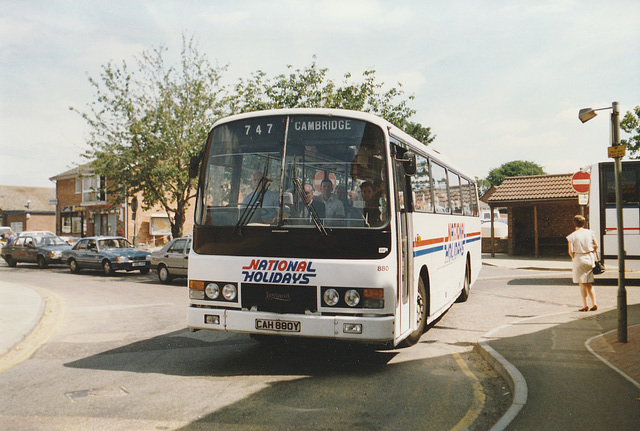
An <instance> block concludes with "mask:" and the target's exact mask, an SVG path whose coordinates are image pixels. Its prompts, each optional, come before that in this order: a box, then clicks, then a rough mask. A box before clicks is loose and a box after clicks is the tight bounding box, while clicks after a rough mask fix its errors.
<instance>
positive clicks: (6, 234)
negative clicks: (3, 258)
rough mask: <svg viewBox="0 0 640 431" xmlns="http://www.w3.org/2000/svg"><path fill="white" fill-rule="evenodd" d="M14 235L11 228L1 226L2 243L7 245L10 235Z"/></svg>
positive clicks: (0, 238)
mask: <svg viewBox="0 0 640 431" xmlns="http://www.w3.org/2000/svg"><path fill="white" fill-rule="evenodd" d="M12 233H13V232H12V231H11V228H10V227H9V226H0V242H1V243H2V244H6V243H7V239H8V238H9V235H11V234H12Z"/></svg>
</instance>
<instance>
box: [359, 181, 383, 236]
mask: <svg viewBox="0 0 640 431" xmlns="http://www.w3.org/2000/svg"><path fill="white" fill-rule="evenodd" d="M360 191H361V193H362V200H364V213H363V217H364V222H365V226H373V225H377V224H379V223H380V208H379V204H378V202H376V196H375V193H374V190H373V184H371V183H370V182H369V181H365V182H364V183H362V184H361V185H360Z"/></svg>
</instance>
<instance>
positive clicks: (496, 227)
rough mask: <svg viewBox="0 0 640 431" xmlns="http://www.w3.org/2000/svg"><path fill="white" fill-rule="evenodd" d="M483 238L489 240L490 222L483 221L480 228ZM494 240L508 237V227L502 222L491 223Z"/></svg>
mask: <svg viewBox="0 0 640 431" xmlns="http://www.w3.org/2000/svg"><path fill="white" fill-rule="evenodd" d="M480 231H481V232H482V237H483V238H491V221H488V220H483V221H482V227H481V228H480ZM493 236H494V238H507V237H508V236H509V225H508V224H507V222H506V221H503V220H494V222H493Z"/></svg>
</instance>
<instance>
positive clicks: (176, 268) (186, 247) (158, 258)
mask: <svg viewBox="0 0 640 431" xmlns="http://www.w3.org/2000/svg"><path fill="white" fill-rule="evenodd" d="M190 250H191V238H189V237H182V238H176V239H174V240H173V241H169V242H168V243H167V244H166V245H165V246H164V247H162V249H161V250H158V251H154V252H153V253H151V268H152V269H155V270H156V271H158V279H159V280H160V281H161V282H162V283H168V282H170V281H171V279H172V278H174V277H186V276H187V269H188V267H189V251H190Z"/></svg>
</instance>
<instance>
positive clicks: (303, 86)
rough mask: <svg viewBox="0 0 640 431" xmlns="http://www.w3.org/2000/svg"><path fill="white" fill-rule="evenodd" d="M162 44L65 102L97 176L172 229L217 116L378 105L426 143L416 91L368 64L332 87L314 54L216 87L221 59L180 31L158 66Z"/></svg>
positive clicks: (178, 231) (178, 227) (177, 230)
mask: <svg viewBox="0 0 640 431" xmlns="http://www.w3.org/2000/svg"><path fill="white" fill-rule="evenodd" d="M165 52H166V48H165V47H160V48H157V49H154V50H152V51H143V52H142V54H141V55H140V56H139V57H137V58H136V60H137V68H136V69H135V70H134V71H131V70H130V69H129V68H128V66H127V64H126V62H124V61H123V62H122V64H121V65H119V66H117V65H115V64H113V63H111V62H110V63H108V64H106V65H104V66H103V67H102V73H101V74H100V79H93V78H89V82H90V83H91V85H92V86H93V88H94V90H95V100H94V101H93V102H92V103H90V104H88V105H87V107H88V110H87V111H86V112H82V111H80V110H78V109H76V108H73V107H71V108H70V109H72V110H73V111H75V112H77V113H78V114H80V115H81V116H82V118H84V119H85V120H86V121H87V123H88V124H89V126H90V128H91V135H90V138H89V140H88V144H89V147H90V148H89V150H87V151H86V152H85V153H84V154H83V156H84V157H86V158H87V159H89V160H91V165H92V168H93V172H94V174H96V175H100V176H104V177H106V178H107V187H108V192H109V193H110V194H111V195H112V196H115V197H116V202H122V201H124V200H125V199H126V198H127V196H132V195H134V194H137V193H139V192H142V196H143V199H142V208H143V209H145V210H148V209H150V208H152V207H154V206H155V205H158V204H159V205H160V206H161V207H162V208H164V209H165V211H166V212H167V214H168V215H169V221H170V223H171V233H172V235H173V236H174V237H179V236H181V235H182V228H183V224H184V221H185V212H186V209H187V206H188V204H189V203H188V202H189V200H190V199H191V198H193V197H194V196H195V188H196V182H195V180H192V179H190V178H189V175H188V173H189V162H190V159H191V157H192V156H194V155H197V154H198V153H199V152H200V150H201V149H202V146H203V144H204V142H205V141H206V137H207V133H208V131H209V129H210V127H211V125H212V124H213V123H214V122H215V120H216V119H218V118H220V117H222V116H226V115H229V114H236V113H241V112H248V111H255V110H264V109H271V108H288V107H325V108H343V109H354V110H360V111H370V112H373V113H376V114H378V115H380V116H382V117H384V118H386V119H387V120H389V121H390V122H392V123H393V124H395V125H396V126H398V127H400V128H402V129H404V130H407V131H408V132H409V133H410V134H412V135H413V136H415V137H416V138H417V139H419V140H420V141H422V142H423V143H425V144H428V143H430V142H431V141H433V139H434V138H435V136H433V135H432V134H431V129H430V128H429V127H424V126H422V125H421V124H419V123H413V122H411V121H409V118H410V117H411V116H412V115H413V114H415V112H416V111H415V110H413V109H411V108H409V106H408V103H409V101H411V100H413V96H409V97H408V98H406V99H405V98H403V96H404V92H403V91H402V90H401V89H399V88H396V87H392V88H391V89H388V90H385V89H384V84H383V83H380V82H378V81H377V80H376V77H375V71H373V70H368V71H365V72H364V73H363V74H362V78H363V80H362V82H352V80H351V75H350V74H346V75H345V77H344V82H343V83H342V84H340V85H338V84H336V83H335V82H334V81H333V80H331V79H328V78H327V71H328V69H326V68H319V67H318V66H317V65H316V64H315V61H314V62H313V63H312V64H311V66H309V67H307V68H305V69H303V70H300V69H297V70H295V71H290V72H289V74H280V75H277V76H275V77H274V78H269V77H268V76H267V75H266V73H264V72H262V71H260V70H259V71H257V72H255V73H253V74H252V75H251V77H250V78H248V79H243V78H241V79H239V80H238V81H237V83H236V84H234V85H232V86H231V88H228V87H225V86H223V85H221V76H222V73H223V72H224V71H225V70H226V67H215V68H214V67H212V66H211V65H210V63H209V61H208V60H207V58H206V56H205V55H201V54H200V53H199V52H198V50H197V48H196V46H195V44H194V42H193V39H191V40H186V39H185V38H184V37H183V47H182V52H181V62H180V64H179V65H178V66H167V65H165V61H164V54H165ZM288 69H292V67H291V66H288ZM398 86H400V84H398Z"/></svg>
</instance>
